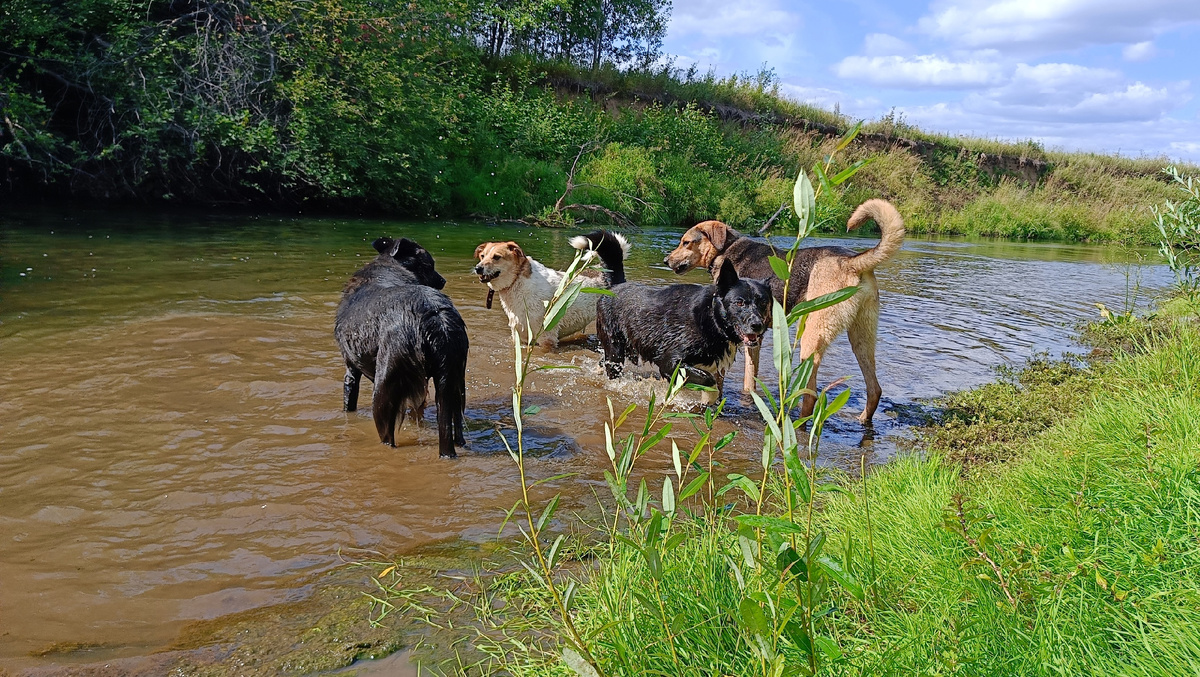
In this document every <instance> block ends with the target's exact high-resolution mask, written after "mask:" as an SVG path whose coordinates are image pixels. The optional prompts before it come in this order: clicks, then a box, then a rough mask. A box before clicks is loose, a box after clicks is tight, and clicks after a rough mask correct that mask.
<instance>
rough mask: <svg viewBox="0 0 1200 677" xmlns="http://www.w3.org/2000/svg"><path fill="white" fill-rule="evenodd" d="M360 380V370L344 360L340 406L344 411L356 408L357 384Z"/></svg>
mask: <svg viewBox="0 0 1200 677" xmlns="http://www.w3.org/2000/svg"><path fill="white" fill-rule="evenodd" d="M361 381H362V372H361V371H359V369H358V367H355V366H354V365H353V364H350V363H349V362H346V376H345V378H343V379H342V406H343V408H344V409H345V410H346V411H355V410H357V409H358V384H359V383H360V382H361Z"/></svg>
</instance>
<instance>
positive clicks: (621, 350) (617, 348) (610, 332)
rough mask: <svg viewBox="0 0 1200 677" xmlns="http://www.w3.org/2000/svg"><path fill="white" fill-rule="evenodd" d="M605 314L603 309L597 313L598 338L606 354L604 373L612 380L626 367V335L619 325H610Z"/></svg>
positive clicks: (603, 359)
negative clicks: (622, 332)
mask: <svg viewBox="0 0 1200 677" xmlns="http://www.w3.org/2000/svg"><path fill="white" fill-rule="evenodd" d="M605 315H606V313H605V312H604V311H603V310H601V311H600V312H597V313H596V338H598V339H600V350H601V351H603V354H604V356H603V357H601V358H600V364H602V365H603V366H604V373H605V374H606V375H607V376H608V378H609V379H610V380H611V379H615V378H620V376H621V371H622V370H623V369H624V368H625V337H624V335H623V334H621V328H620V326H619V325H618V326H613V327H610V326H609V322H608V321H606V320H605ZM668 373H669V372H668Z"/></svg>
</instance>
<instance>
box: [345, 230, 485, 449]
mask: <svg viewBox="0 0 1200 677" xmlns="http://www.w3.org/2000/svg"><path fill="white" fill-rule="evenodd" d="M374 247H375V250H376V251H378V252H379V256H377V257H375V259H374V260H373V261H371V262H370V263H368V264H367V265H366V266H364V267H363V268H361V269H360V270H359V271H358V272H356V273H354V275H352V276H351V277H350V280H349V281H348V282H347V283H346V288H345V289H344V290H343V291H342V301H341V303H339V304H338V309H337V320H336V322H335V323H334V336H335V337H336V338H337V343H338V347H339V348H341V350H342V358H343V359H345V361H346V378H345V382H344V383H345V388H344V404H345V407H346V411H354V410H355V409H357V408H358V386H359V380H360V379H361V378H362V376H363V375H364V374H365V375H366V376H367V378H369V379H371V381H372V382H374V384H375V392H374V395H373V396H372V398H371V413H372V416H373V418H374V419H375V428H376V430H377V431H378V432H379V441H380V442H383V443H384V444H387V445H391V446H395V444H396V439H395V426H396V422H397V421H396V419H397V418H399V423H400V424H401V425H403V423H404V416H405V412H406V410H407V409H408V408H412V409H413V410H414V411H416V412H418V416H419V413H420V412H421V411H422V410H424V407H425V387H426V385H427V383H428V381H429V379H433V383H434V392H435V395H434V402H435V403H436V405H437V422H438V453H439V455H441V456H455V455H456V454H455V451H454V445H455V444H457V445H459V446H463V445H465V444H466V440H465V439H464V438H463V410H464V409H465V407H466V399H467V396H466V392H467V384H466V371H467V350H468V347H469V344H468V342H467V327H466V325H465V324H464V323H463V319H462V316H461V315H459V314H458V310H457V309H455V307H454V304H453V303H452V302H451V301H450V298H449V297H447V296H446V295H445V294H443V293H442V292H440V291H437V290H439V289H441V288H442V287H445V286H446V279H445V278H443V277H442V276H441V275H439V274H438V272H437V270H436V269H435V268H434V262H433V256H431V255H430V254H429V252H428V251H426V250H425V249H423V248H422V247H421V246H420V245H418V244H417V243H416V242H413V241H412V240H409V239H406V238H401V239H399V240H393V239H391V238H388V237H381V238H379V239H378V240H375V242H374Z"/></svg>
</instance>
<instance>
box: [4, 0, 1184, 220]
mask: <svg viewBox="0 0 1200 677" xmlns="http://www.w3.org/2000/svg"><path fill="white" fill-rule="evenodd" d="M668 11H669V5H668V3H665V2H663V1H662V0H611V1H606V2H595V1H594V0H569V1H564V2H554V3H509V2H492V1H490V0H453V1H452V2H445V1H438V2H433V1H432V0H413V1H409V0H405V1H404V2H400V1H393V0H385V1H384V2H376V1H374V0H372V1H369V2H368V1H367V0H317V1H315V2H309V1H305V2H295V1H294V0H186V1H185V0H180V1H174V0H172V1H169V2H168V1H166V0H162V1H156V2H152V3H150V4H149V5H145V6H144V5H139V4H136V3H130V2H128V0H87V2H84V3H73V4H71V5H63V4H61V3H54V2H49V1H48V0H32V1H30V2H24V3H18V4H16V5H13V6H12V7H11V8H10V9H9V10H8V11H6V12H5V13H4V14H3V15H2V16H0V109H3V124H2V125H0V175H2V176H3V185H2V189H3V190H4V191H5V192H6V193H7V194H8V195H10V196H11V197H18V196H20V197H23V198H29V197H31V196H34V197H36V196H38V195H41V196H55V197H56V198H57V197H61V196H62V195H63V194H64V193H70V194H73V195H76V196H79V197H81V198H83V197H86V198H96V197H99V198H102V199H109V200H136V201H141V202H168V203H181V202H182V203H202V204H212V203H218V204H254V205H266V204H273V205H275V206H283V207H300V206H307V207H326V208H332V209H342V210H345V209H352V210H356V211H357V210H364V209H370V210H386V211H390V212H395V213H403V214H411V215H432V216H455V217H471V216H475V217H482V218H488V219H527V218H528V217H534V218H533V219H529V220H531V221H538V222H543V223H554V224H561V223H569V222H570V221H571V219H580V218H601V219H603V218H606V217H608V216H612V214H613V213H619V214H621V215H623V216H626V217H628V218H630V219H632V220H633V221H634V222H637V223H655V224H671V225H675V224H685V223H690V222H695V221H697V220H701V219H707V218H720V219H722V220H725V221H727V222H729V223H730V224H732V225H734V226H738V227H744V228H753V227H756V226H758V225H761V224H763V223H764V222H766V221H767V220H768V219H769V218H770V217H771V215H773V214H775V213H776V212H777V211H778V210H779V208H780V206H781V205H783V204H785V203H786V202H787V201H788V196H789V194H790V189H791V177H794V176H795V175H796V173H797V171H799V169H800V168H805V167H811V166H813V165H814V164H815V163H816V162H817V161H818V160H819V159H821V158H822V157H824V156H825V155H827V154H829V151H830V150H831V149H832V148H833V146H834V145H835V144H836V143H837V139H838V138H839V137H840V136H841V135H842V134H844V133H845V132H846V131H847V130H848V129H850V128H851V127H853V126H854V122H855V121H853V120H850V119H848V118H847V117H846V116H844V115H842V114H840V113H838V112H836V111H826V110H821V109H819V108H815V107H813V106H809V105H805V104H802V103H798V102H795V101H791V100H789V99H787V98H786V97H784V96H783V95H781V94H780V90H779V82H778V79H777V78H776V77H775V75H774V73H773V72H772V71H770V70H763V71H762V72H759V73H755V74H735V75H731V76H728V77H717V76H716V75H715V74H713V73H711V72H710V73H698V72H696V71H695V69H691V70H686V71H685V70H681V69H676V68H673V67H672V66H671V65H670V64H669V63H668V64H665V65H664V63H663V61H662V59H661V56H662V55H661V53H660V49H659V45H660V42H661V38H662V35H663V31H664V30H665V25H666V20H667V12H668ZM581 148H584V149H585V152H584V153H582V154H580V149H581ZM868 158H874V160H873V162H872V163H871V164H870V165H869V166H868V167H865V168H864V170H863V171H862V172H860V173H859V174H858V175H857V176H856V177H855V179H854V180H853V181H850V182H847V183H846V184H843V185H841V186H839V187H838V188H837V189H836V190H833V191H829V192H827V193H826V194H824V195H822V197H821V201H820V204H819V205H818V207H819V212H818V216H819V218H818V221H819V226H820V227H821V228H824V229H831V230H836V229H838V226H839V224H841V223H844V220H845V217H846V216H847V215H848V214H849V211H850V210H851V209H852V208H853V207H854V206H856V205H857V204H859V203H860V202H862V201H863V200H864V199H866V198H869V197H884V198H887V199H889V200H891V201H892V202H894V203H895V204H897V206H898V207H899V209H900V211H901V213H902V214H903V215H904V217H905V219H906V221H907V226H908V229H909V231H910V232H918V233H922V232H923V233H945V234H952V233H953V234H973V235H985V236H998V237H1007V238H1017V239H1035V238H1053V239H1069V240H1090V241H1119V242H1142V243H1144V242H1156V241H1157V236H1158V231H1157V229H1156V227H1155V223H1154V215H1153V214H1151V213H1150V212H1149V210H1148V209H1147V207H1145V205H1149V204H1160V203H1162V202H1163V201H1164V199H1166V198H1167V197H1169V196H1170V193H1171V192H1172V190H1173V189H1172V187H1171V185H1170V180H1169V179H1168V178H1167V177H1165V176H1163V175H1162V174H1161V173H1160V172H1159V171H1158V168H1159V167H1160V166H1161V163H1162V161H1161V160H1160V159H1153V160H1150V159H1144V160H1134V159H1127V158H1121V157H1109V156H1098V155H1089V154H1080V153H1060V152H1054V151H1047V150H1045V149H1043V148H1042V147H1041V146H1040V145H1039V144H1038V143H1036V142H1033V141H1028V142H1023V143H1007V142H1000V141H992V140H985V139H970V138H959V137H948V136H942V135H936V134H930V133H927V132H924V131H922V130H919V129H916V128H915V127H913V126H912V125H909V124H907V123H906V122H905V120H904V118H903V116H902V115H896V114H889V115H887V116H884V117H883V118H881V119H879V120H875V121H870V122H868V123H867V125H866V126H865V127H864V130H863V133H862V134H861V135H859V137H858V139H857V140H856V141H855V143H854V144H852V145H851V146H850V147H849V148H847V149H845V152H844V153H842V154H841V158H840V160H839V162H838V164H836V165H835V166H833V167H832V170H833V171H834V172H835V173H836V172H839V171H841V170H842V169H844V168H845V167H848V166H850V165H851V164H853V163H855V162H858V161H861V160H865V159H868ZM576 159H578V163H576ZM576 164H578V166H577V170H578V171H577V174H576V175H574V178H576V179H577V181H575V182H574V183H576V184H577V185H578V189H577V190H574V191H571V192H572V193H573V194H572V197H571V200H572V202H574V203H578V204H586V205H593V206H596V207H599V208H600V209H589V210H573V211H571V210H568V211H567V212H566V213H565V214H563V213H553V212H554V207H555V205H556V202H558V201H559V200H560V198H562V197H563V196H564V195H565V194H566V193H567V192H568V191H567V183H568V177H569V172H570V171H571V169H572V167H575V166H576ZM784 216H785V219H786V218H787V215H786V214H785V215H784ZM549 217H554V218H549ZM787 225H789V226H792V227H794V226H795V225H796V224H795V222H794V221H792V222H790V223H788V224H787Z"/></svg>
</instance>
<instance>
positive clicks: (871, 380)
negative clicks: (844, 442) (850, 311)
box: [846, 304, 883, 425]
mask: <svg viewBox="0 0 1200 677" xmlns="http://www.w3.org/2000/svg"><path fill="white" fill-rule="evenodd" d="M878 331H879V306H878V305H877V304H876V305H874V307H872V306H871V305H870V304H864V307H863V308H861V309H860V310H859V311H858V315H856V316H855V318H854V322H853V323H851V324H850V326H849V327H848V328H847V329H846V337H847V338H848V339H850V348H851V349H852V350H853V351H854V357H856V358H858V366H859V368H860V369H862V374H863V380H864V381H866V383H867V404H866V406H865V407H863V412H862V413H861V414H859V416H858V421H859V423H862V424H864V425H866V424H868V423H870V422H871V417H872V416H874V415H875V409H876V408H877V407H878V406H879V398H880V396H882V395H883V389H882V388H880V387H879V379H878V378H877V377H876V375H875V341H876V334H877V333H878Z"/></svg>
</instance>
